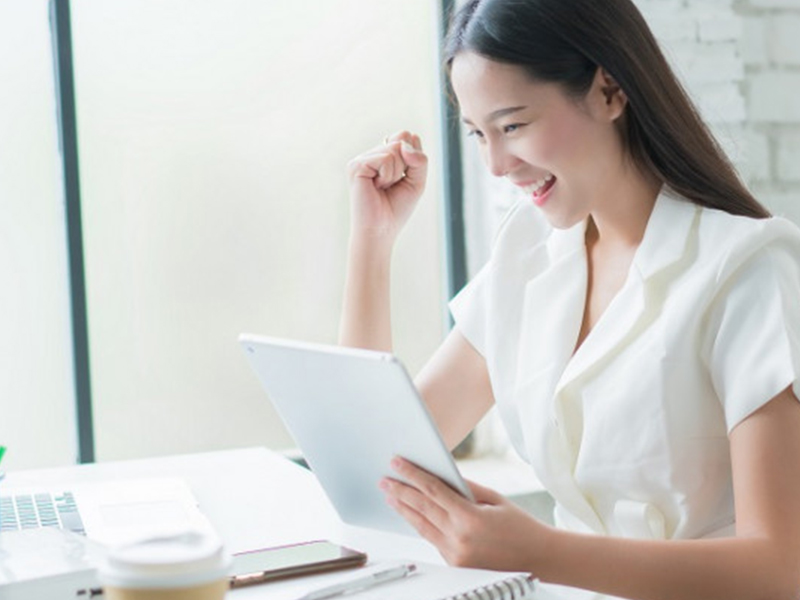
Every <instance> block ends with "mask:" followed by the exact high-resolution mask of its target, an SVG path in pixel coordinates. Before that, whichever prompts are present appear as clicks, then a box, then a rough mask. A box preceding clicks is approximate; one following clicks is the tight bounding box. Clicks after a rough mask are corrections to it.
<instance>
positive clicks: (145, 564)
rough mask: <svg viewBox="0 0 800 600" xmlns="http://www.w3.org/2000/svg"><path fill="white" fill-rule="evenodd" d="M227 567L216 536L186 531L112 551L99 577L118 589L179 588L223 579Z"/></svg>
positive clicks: (104, 582) (229, 560) (228, 567)
mask: <svg viewBox="0 0 800 600" xmlns="http://www.w3.org/2000/svg"><path fill="white" fill-rule="evenodd" d="M230 564H231V559H230V557H229V556H228V555H226V554H225V553H224V551H223V547H222V542H221V541H220V539H219V538H218V537H217V536H216V535H215V534H213V533H210V532H205V531H188V532H184V533H179V534H175V535H165V536H161V537H152V538H148V539H144V540H140V541H137V542H133V543H130V544H125V545H123V546H119V547H117V548H114V549H113V550H111V551H110V552H109V554H108V556H107V558H106V561H105V563H104V564H102V565H101V567H100V569H99V571H98V576H99V578H100V582H101V583H102V584H103V585H110V586H114V587H120V588H147V589H149V588H181V587H191V586H195V585H202V584H205V583H210V582H212V581H216V580H218V579H222V578H223V577H225V576H226V575H227V574H228V570H229V569H230Z"/></svg>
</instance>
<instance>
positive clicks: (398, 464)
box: [391, 457, 403, 470]
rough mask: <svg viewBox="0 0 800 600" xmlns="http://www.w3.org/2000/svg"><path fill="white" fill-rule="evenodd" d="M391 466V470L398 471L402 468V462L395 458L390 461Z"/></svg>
mask: <svg viewBox="0 0 800 600" xmlns="http://www.w3.org/2000/svg"><path fill="white" fill-rule="evenodd" d="M391 465H392V468H393V469H395V470H397V469H400V468H401V467H402V466H403V461H402V460H400V459H399V458H397V457H395V458H393V459H392V462H391Z"/></svg>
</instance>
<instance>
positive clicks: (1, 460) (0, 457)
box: [0, 446, 6, 462]
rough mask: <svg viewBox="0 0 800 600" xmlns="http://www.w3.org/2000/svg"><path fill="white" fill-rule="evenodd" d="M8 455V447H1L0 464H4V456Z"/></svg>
mask: <svg viewBox="0 0 800 600" xmlns="http://www.w3.org/2000/svg"><path fill="white" fill-rule="evenodd" d="M5 453H6V447H5V446H0V462H3V454H5Z"/></svg>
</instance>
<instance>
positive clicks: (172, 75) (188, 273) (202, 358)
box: [72, 0, 443, 459]
mask: <svg viewBox="0 0 800 600" xmlns="http://www.w3.org/2000/svg"><path fill="white" fill-rule="evenodd" d="M435 8H436V3H433V2H429V1H428V0H415V1H413V2H364V1H363V0H337V1H335V2H334V1H331V0H300V1H298V0H294V1H292V2H264V1H263V0H225V1H221V0H220V1H216V2H207V1H198V0H170V2H164V1H163V0H115V1H114V2H107V1H105V0H73V2H72V10H73V35H74V45H75V64H76V86H77V100H78V127H79V144H80V156H81V178H82V187H83V212H84V228H85V241H86V254H87V256H86V264H87V281H88V284H87V286H88V305H89V329H90V342H91V358H92V378H93V379H92V385H93V392H94V407H95V419H96V420H95V429H96V441H97V455H98V458H99V459H113V458H123V457H129V456H143V455H152V454H163V453H168V452H182V451H194V450H203V449H212V448H224V447H231V446H244V445H253V444H263V445H267V446H270V447H273V448H282V447H288V446H290V445H291V441H290V439H289V437H288V436H287V434H286V432H285V431H284V430H283V428H282V427H281V425H280V423H279V421H278V419H277V418H276V416H275V414H274V413H273V411H272V409H271V406H270V405H269V402H268V400H267V398H266V397H265V395H264V394H263V392H262V391H261V389H260V388H259V387H258V385H257V382H256V380H255V378H254V376H253V375H252V374H251V373H250V371H249V370H248V369H249V367H248V366H247V365H246V363H245V360H244V357H243V355H242V354H241V350H240V349H239V347H238V345H237V342H236V339H237V336H238V334H239V333H241V332H244V331H249V332H254V333H263V334H268V335H275V336H284V337H293V338H299V339H304V340H310V341H320V342H329V343H330V342H334V341H335V339H336V332H337V327H338V313H339V310H340V306H341V295H342V285H343V280H344V260H345V251H346V246H347V241H346V240H347V235H348V221H349V202H348V198H347V184H346V175H345V167H346V163H347V161H348V160H349V159H350V158H351V157H353V156H355V155H356V154H358V153H359V152H361V151H363V150H365V149H367V148H369V147H371V146H373V145H375V144H377V143H379V142H380V140H381V139H382V138H383V137H384V135H386V134H388V133H392V132H394V131H396V130H398V129H404V128H408V129H412V130H414V131H417V132H419V133H420V134H421V135H422V136H423V138H424V140H425V141H426V142H427V149H428V151H429V152H430V154H431V161H432V164H434V165H436V164H438V125H437V114H438V109H437V106H438V104H437V102H438V96H437V90H436V68H437V67H436V27H435V17H436V14H435ZM432 171H434V173H433V174H432V176H431V180H430V182H429V185H428V192H427V194H426V196H427V197H426V198H424V199H423V201H422V203H421V206H420V207H419V210H418V212H417V213H416V214H415V217H414V219H413V220H412V222H411V223H410V224H409V226H408V228H407V231H406V232H405V235H404V237H403V241H402V242H401V244H400V246H399V247H398V249H397V251H396V254H395V273H396V280H397V282H398V285H397V286H396V293H395V299H394V300H395V301H394V306H395V329H396V334H395V336H396V351H397V353H398V354H399V355H400V356H402V357H403V358H404V359H405V360H406V362H407V364H408V365H409V368H410V370H411V371H415V370H416V369H417V368H418V367H420V366H421V364H422V362H423V361H424V360H425V358H427V356H428V355H429V354H430V353H431V352H432V350H433V349H434V348H435V346H436V345H437V344H438V343H439V341H440V339H441V336H442V327H443V324H442V317H441V315H442V312H441V303H442V297H441V274H440V260H439V251H440V249H439V235H438V227H439V225H438V202H437V196H438V190H439V181H438V177H437V173H436V172H435V171H436V169H435V168H434V169H432Z"/></svg>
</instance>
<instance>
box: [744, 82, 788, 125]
mask: <svg viewBox="0 0 800 600" xmlns="http://www.w3.org/2000/svg"><path fill="white" fill-rule="evenodd" d="M749 88H750V90H749V98H748V101H749V111H750V118H751V119H752V120H753V121H755V122H757V123H781V122H786V123H800V73H791V72H778V71H767V72H764V73H754V74H753V75H752V76H751V77H750V79H749Z"/></svg>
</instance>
